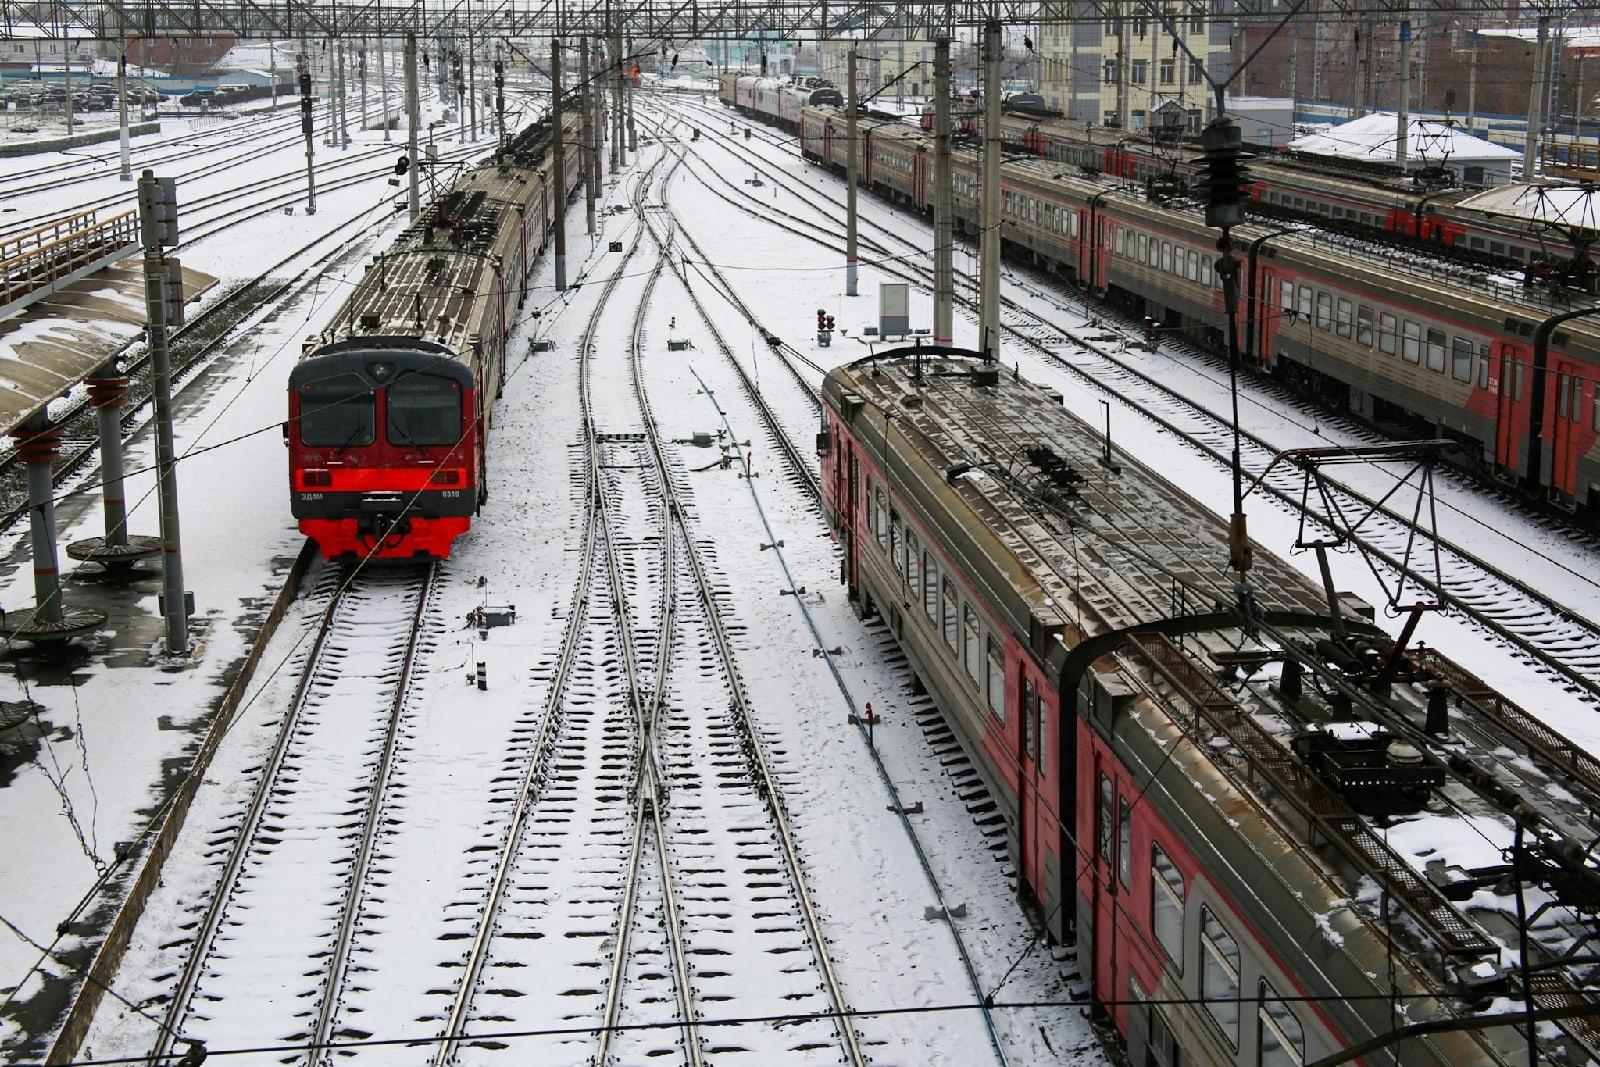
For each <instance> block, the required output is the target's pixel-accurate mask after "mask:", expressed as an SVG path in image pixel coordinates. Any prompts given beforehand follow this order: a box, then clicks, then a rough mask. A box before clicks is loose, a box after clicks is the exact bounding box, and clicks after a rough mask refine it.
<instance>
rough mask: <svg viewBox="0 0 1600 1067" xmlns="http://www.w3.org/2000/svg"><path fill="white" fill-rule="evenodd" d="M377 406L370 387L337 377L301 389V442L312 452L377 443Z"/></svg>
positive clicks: (352, 377) (345, 376) (356, 379)
mask: <svg viewBox="0 0 1600 1067" xmlns="http://www.w3.org/2000/svg"><path fill="white" fill-rule="evenodd" d="M376 423H377V405H376V403H375V402H374V399H373V395H372V390H371V389H370V388H369V387H368V386H367V383H366V382H364V381H362V380H361V379H360V378H359V377H357V376H356V375H354V374H336V375H334V376H332V377H330V378H321V379H318V380H317V381H314V382H306V383H305V384H304V385H302V386H301V387H300V441H301V443H302V444H306V445H310V446H312V447H313V448H354V447H357V446H361V445H370V444H372V442H373V441H374V440H376Z"/></svg>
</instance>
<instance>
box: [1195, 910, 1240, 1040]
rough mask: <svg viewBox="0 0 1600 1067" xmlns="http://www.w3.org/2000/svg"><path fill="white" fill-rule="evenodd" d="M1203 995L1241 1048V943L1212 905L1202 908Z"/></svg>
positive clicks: (1201, 960) (1201, 954) (1226, 1031)
mask: <svg viewBox="0 0 1600 1067" xmlns="http://www.w3.org/2000/svg"><path fill="white" fill-rule="evenodd" d="M1200 998H1201V999H1202V1000H1203V1001H1205V1005H1206V1010H1207V1011H1209V1012H1210V1013H1211V1017H1212V1018H1213V1019H1215V1020H1216V1022H1217V1025H1218V1026H1219V1027H1221V1028H1222V1036H1223V1037H1226V1038H1227V1039H1228V1044H1230V1045H1232V1046H1233V1047H1234V1048H1238V1047H1239V999H1238V998H1239V943H1238V942H1237V941H1235V940H1234V939H1233V935H1231V934H1229V933H1228V931H1227V930H1226V929H1225V928H1224V927H1223V925H1222V923H1221V922H1219V921H1218V920H1217V917H1216V916H1215V915H1213V914H1212V912H1211V909H1210V908H1201V909H1200Z"/></svg>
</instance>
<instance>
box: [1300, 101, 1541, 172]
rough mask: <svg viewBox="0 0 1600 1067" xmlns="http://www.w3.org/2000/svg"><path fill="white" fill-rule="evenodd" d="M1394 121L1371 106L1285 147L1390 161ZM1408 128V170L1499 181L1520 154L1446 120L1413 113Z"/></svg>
mask: <svg viewBox="0 0 1600 1067" xmlns="http://www.w3.org/2000/svg"><path fill="white" fill-rule="evenodd" d="M1398 126H1399V116H1397V115H1396V114H1395V113H1394V112H1392V111H1375V112H1373V113H1372V114H1370V115H1364V116H1362V117H1361V118H1359V119H1355V120H1353V121H1351V122H1346V123H1341V124H1340V125H1337V126H1325V127H1323V128H1322V129H1319V130H1316V131H1314V132H1312V133H1308V134H1306V135H1305V136H1303V137H1297V138H1295V139H1294V140H1293V141H1290V142H1289V147H1290V148H1292V149H1294V150H1295V151H1297V152H1305V153H1308V154H1310V155H1317V156H1329V157H1332V158H1338V159H1349V160H1362V161H1365V162H1369V163H1390V164H1392V163H1394V162H1395V159H1396V153H1395V146H1396V145H1397V144H1398V134H1399V129H1398ZM1408 132H1409V138H1408V141H1407V146H1406V156H1407V160H1406V165H1407V168H1408V169H1412V170H1415V169H1417V168H1419V167H1430V166H1443V167H1446V168H1448V169H1449V170H1450V171H1451V172H1453V173H1454V174H1455V176H1456V178H1457V179H1458V180H1460V181H1461V182H1462V183H1464V184H1466V185H1504V184H1506V183H1507V182H1509V181H1510V180H1511V165H1512V164H1513V163H1517V162H1520V161H1521V160H1522V153H1520V152H1516V151H1513V150H1512V149H1509V148H1503V147H1501V146H1500V145H1497V144H1490V143H1489V142H1488V141H1485V140H1482V139H1481V138H1478V137H1474V136H1472V134H1470V133H1468V132H1466V131H1465V130H1463V129H1461V128H1460V127H1458V126H1455V125H1454V124H1451V123H1445V122H1437V121H1435V120H1433V119H1417V118H1414V119H1411V120H1410V122H1409V124H1408Z"/></svg>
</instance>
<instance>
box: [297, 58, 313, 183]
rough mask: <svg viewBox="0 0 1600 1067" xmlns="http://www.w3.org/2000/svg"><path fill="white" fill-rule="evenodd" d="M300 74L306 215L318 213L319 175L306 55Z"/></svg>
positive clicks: (300, 62) (301, 63)
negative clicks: (304, 151) (315, 158)
mask: <svg viewBox="0 0 1600 1067" xmlns="http://www.w3.org/2000/svg"><path fill="white" fill-rule="evenodd" d="M297 67H298V70H299V73H300V133H301V135H302V136H303V137H304V138H305V142H306V214H307V215H315V214H316V213H317V174H316V167H315V165H314V162H313V156H314V154H315V152H316V143H315V138H314V137H313V136H312V132H311V109H312V107H314V106H315V104H314V102H313V101H312V99H311V61H310V58H309V57H308V56H307V55H306V54H305V53H304V52H301V53H300V59H299V62H298V64H297Z"/></svg>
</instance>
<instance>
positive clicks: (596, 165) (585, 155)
mask: <svg viewBox="0 0 1600 1067" xmlns="http://www.w3.org/2000/svg"><path fill="white" fill-rule="evenodd" d="M591 90H592V86H591V85H590V79H589V38H587V37H579V38H578V98H579V99H578V111H579V122H580V126H579V133H578V141H579V154H578V162H579V164H580V165H581V166H582V167H583V202H584V207H585V209H586V217H587V220H588V224H589V236H590V238H591V239H592V238H593V237H594V235H595V221H594V202H595V192H596V190H595V186H596V185H598V184H599V181H600V174H599V170H600V152H599V146H597V145H596V144H595V138H596V137H598V136H599V135H600V124H599V123H598V122H596V121H595V114H594V99H593V95H592V92H591Z"/></svg>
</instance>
